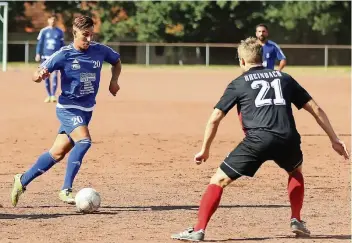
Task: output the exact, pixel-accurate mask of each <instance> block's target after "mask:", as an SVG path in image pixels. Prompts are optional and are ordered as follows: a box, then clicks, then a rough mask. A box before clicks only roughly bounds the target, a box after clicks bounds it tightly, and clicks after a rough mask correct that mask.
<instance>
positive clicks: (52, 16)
mask: <svg viewBox="0 0 352 243" xmlns="http://www.w3.org/2000/svg"><path fill="white" fill-rule="evenodd" d="M51 18H55V19H56V14H55V13H51V14H50V15H49V17H48V19H51Z"/></svg>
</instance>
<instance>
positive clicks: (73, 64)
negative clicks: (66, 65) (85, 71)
mask: <svg viewBox="0 0 352 243" xmlns="http://www.w3.org/2000/svg"><path fill="white" fill-rule="evenodd" d="M80 68H81V65H79V62H78V60H77V59H75V60H73V62H72V65H71V69H72V70H78V69H80Z"/></svg>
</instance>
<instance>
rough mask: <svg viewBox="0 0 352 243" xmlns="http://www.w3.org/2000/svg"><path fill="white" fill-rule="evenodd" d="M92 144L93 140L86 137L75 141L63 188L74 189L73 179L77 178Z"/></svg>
mask: <svg viewBox="0 0 352 243" xmlns="http://www.w3.org/2000/svg"><path fill="white" fill-rule="evenodd" d="M90 146H91V140H90V139H88V138H86V139H82V140H80V141H77V142H76V143H75V146H74V147H73V149H72V150H71V153H70V156H69V157H68V161H67V168H66V176H65V182H64V185H63V187H62V189H72V184H73V180H74V179H75V177H76V175H77V173H78V171H79V168H80V167H81V163H82V160H83V157H84V155H85V154H86V153H87V151H88V149H89V148H90Z"/></svg>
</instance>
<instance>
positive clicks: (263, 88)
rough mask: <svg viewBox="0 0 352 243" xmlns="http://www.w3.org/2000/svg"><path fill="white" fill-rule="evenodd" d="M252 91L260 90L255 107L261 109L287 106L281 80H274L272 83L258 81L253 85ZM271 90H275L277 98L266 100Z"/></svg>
mask: <svg viewBox="0 0 352 243" xmlns="http://www.w3.org/2000/svg"><path fill="white" fill-rule="evenodd" d="M251 88H252V89H259V88H260V90H259V93H258V95H257V97H256V98H255V101H254V103H255V106H256V107H261V106H266V105H273V104H274V105H286V101H285V99H284V97H283V95H282V89H281V82H280V79H279V78H277V79H274V80H273V81H272V82H268V81H265V80H256V81H253V82H252V84H251ZM270 88H273V89H274V92H275V98H274V99H270V98H265V96H266V94H267V93H268V91H269V90H270Z"/></svg>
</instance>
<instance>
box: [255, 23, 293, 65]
mask: <svg viewBox="0 0 352 243" xmlns="http://www.w3.org/2000/svg"><path fill="white" fill-rule="evenodd" d="M255 35H256V36H257V39H258V42H259V43H260V45H261V46H262V56H263V67H266V68H269V69H272V70H274V68H275V62H276V60H279V61H280V64H279V68H278V70H279V71H282V69H283V68H284V67H285V66H286V63H287V61H286V57H285V54H284V53H283V52H282V50H281V48H280V47H279V45H278V44H276V43H275V42H273V41H271V40H268V36H269V30H268V26H267V25H265V24H258V25H257V28H256V32H255Z"/></svg>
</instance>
